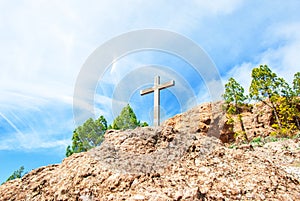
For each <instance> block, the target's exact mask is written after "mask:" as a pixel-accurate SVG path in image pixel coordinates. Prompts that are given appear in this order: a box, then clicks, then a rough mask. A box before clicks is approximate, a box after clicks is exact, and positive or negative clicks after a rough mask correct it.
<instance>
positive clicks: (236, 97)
mask: <svg viewBox="0 0 300 201" xmlns="http://www.w3.org/2000/svg"><path fill="white" fill-rule="evenodd" d="M223 98H224V100H225V103H226V104H227V112H228V113H230V114H237V113H239V106H241V105H242V104H243V103H244V101H245V100H246V99H247V96H245V95H244V88H243V87H242V86H241V85H240V84H239V83H238V82H237V81H236V80H235V79H234V78H230V79H229V80H228V83H226V84H225V93H224V94H223Z"/></svg>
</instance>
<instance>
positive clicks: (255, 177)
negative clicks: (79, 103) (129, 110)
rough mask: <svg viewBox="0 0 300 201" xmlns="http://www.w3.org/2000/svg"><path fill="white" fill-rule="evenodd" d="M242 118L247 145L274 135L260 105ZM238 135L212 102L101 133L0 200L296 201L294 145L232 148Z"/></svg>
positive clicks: (298, 149)
mask: <svg viewBox="0 0 300 201" xmlns="http://www.w3.org/2000/svg"><path fill="white" fill-rule="evenodd" d="M261 111H264V112H263V113H262V112H261ZM242 118H243V122H244V126H245V129H246V135H247V138H248V139H249V140H253V139H256V138H257V137H261V139H268V136H269V134H270V133H271V132H272V131H274V129H273V128H272V127H271V124H272V119H273V118H272V111H270V110H269V109H268V108H266V107H265V106H264V105H263V104H260V103H258V104H255V105H254V106H253V107H252V108H251V109H249V110H245V111H243V113H242ZM239 129H240V128H239V124H228V118H227V116H226V114H225V113H224V112H223V110H222V103H221V102H219V103H215V104H211V103H206V104H202V105H199V106H197V107H195V108H193V109H191V110H189V111H187V112H185V113H182V114H179V115H176V116H175V117H173V118H170V119H168V120H167V121H165V122H164V123H163V124H162V126H160V127H156V128H154V127H143V128H141V127H139V128H136V129H133V130H124V131H120V130H108V131H107V132H106V134H105V140H104V142H103V143H102V144H101V146H99V147H96V148H94V149H91V150H90V151H88V152H83V153H78V154H73V155H72V156H70V157H68V158H66V159H64V160H63V161H62V163H61V164H56V165H51V166H45V167H41V168H38V169H35V170H33V171H31V172H29V173H28V174H26V175H25V176H24V177H23V178H21V179H15V180H13V181H9V182H7V183H5V184H3V185H2V186H0V200H249V199H250V200H276V199H277V200H299V199H300V185H299V182H300V174H299V173H300V171H299V170H300V140H299V138H294V139H287V140H281V141H277V142H269V143H264V142H263V140H262V141H261V143H257V144H236V145H234V147H233V146H231V143H232V142H234V140H235V138H234V135H235V133H236V131H238V130H239Z"/></svg>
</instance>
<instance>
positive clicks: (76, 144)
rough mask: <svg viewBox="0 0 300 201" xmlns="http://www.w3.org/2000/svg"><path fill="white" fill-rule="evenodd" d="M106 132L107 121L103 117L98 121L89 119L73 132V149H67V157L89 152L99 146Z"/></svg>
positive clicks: (69, 147)
mask: <svg viewBox="0 0 300 201" xmlns="http://www.w3.org/2000/svg"><path fill="white" fill-rule="evenodd" d="M106 130H107V121H106V119H105V118H104V117H103V116H100V117H99V118H98V119H96V120H93V119H92V118H89V119H88V120H87V121H86V122H84V124H83V125H82V126H79V127H78V128H76V129H75V131H74V132H73V137H72V147H71V146H68V147H67V150H66V156H67V157H68V156H70V155H72V154H73V153H79V152H83V151H87V150H89V149H91V148H93V147H96V146H99V145H100V144H101V143H102V141H103V139H104V134H105V131H106Z"/></svg>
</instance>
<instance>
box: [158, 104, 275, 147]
mask: <svg viewBox="0 0 300 201" xmlns="http://www.w3.org/2000/svg"><path fill="white" fill-rule="evenodd" d="M223 104H224V103H223V102H215V103H204V104H201V105H199V106H197V107H195V108H193V109H192V110H189V111H187V112H185V113H182V114H178V115H176V116H174V117H172V118H170V119H168V120H167V121H165V122H164V124H163V126H170V127H172V128H173V129H175V130H177V131H179V132H182V131H183V132H187V133H194V132H199V133H202V134H204V135H207V136H214V137H217V138H219V139H220V140H221V141H222V142H223V143H228V142H233V141H235V137H234V135H235V133H238V132H240V131H242V128H241V124H240V121H239V120H238V117H237V115H232V117H231V118H232V119H233V122H232V123H228V119H229V118H228V115H226V114H225V112H224V110H223V109H222V107H223ZM241 119H242V122H243V126H244V129H245V132H246V135H247V139H249V140H252V139H253V138H254V137H257V136H262V137H266V136H269V135H270V133H271V132H272V131H274V129H273V128H272V126H271V125H272V124H273V119H274V118H273V112H272V109H271V108H270V107H268V106H266V105H264V104H263V103H261V102H260V103H257V104H254V105H253V106H252V108H249V109H248V110H245V111H244V112H242V113H241Z"/></svg>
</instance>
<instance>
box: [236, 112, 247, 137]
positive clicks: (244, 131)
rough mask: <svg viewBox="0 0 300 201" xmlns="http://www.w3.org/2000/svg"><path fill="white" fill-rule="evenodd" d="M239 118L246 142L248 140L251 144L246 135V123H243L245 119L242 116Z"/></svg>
mask: <svg viewBox="0 0 300 201" xmlns="http://www.w3.org/2000/svg"><path fill="white" fill-rule="evenodd" d="M238 118H239V121H240V125H241V128H242V132H243V134H244V137H245V140H246V141H247V142H249V140H248V137H247V134H246V129H245V126H244V122H243V119H242V115H241V114H239V116H238Z"/></svg>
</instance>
